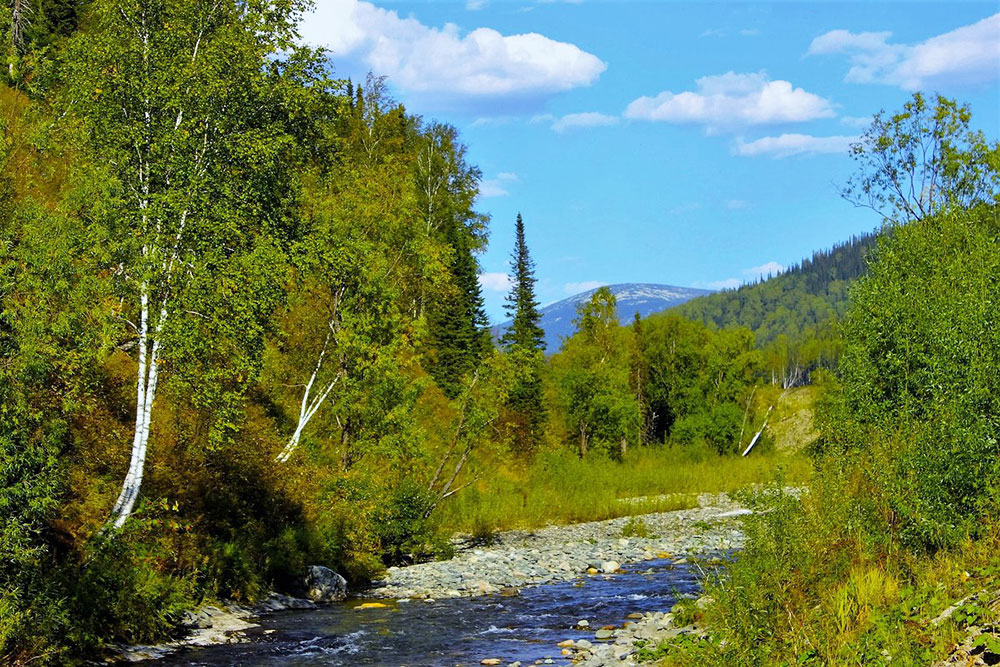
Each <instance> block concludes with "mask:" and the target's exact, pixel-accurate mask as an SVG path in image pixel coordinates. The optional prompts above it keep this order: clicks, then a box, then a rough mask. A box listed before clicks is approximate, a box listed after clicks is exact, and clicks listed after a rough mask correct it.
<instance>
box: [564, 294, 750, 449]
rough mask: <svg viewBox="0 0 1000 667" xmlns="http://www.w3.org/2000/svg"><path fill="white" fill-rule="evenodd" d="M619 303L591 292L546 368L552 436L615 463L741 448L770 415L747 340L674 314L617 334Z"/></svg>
mask: <svg viewBox="0 0 1000 667" xmlns="http://www.w3.org/2000/svg"><path fill="white" fill-rule="evenodd" d="M616 305H617V304H616V303H615V297H614V295H613V294H612V293H611V291H610V290H608V289H607V288H606V287H605V288H601V289H599V290H597V291H596V292H595V293H594V295H593V296H592V297H591V299H590V300H589V301H588V302H586V303H584V304H581V306H580V308H579V317H578V319H577V320H576V326H577V331H576V333H575V334H574V335H573V336H571V337H570V338H568V339H566V340H565V342H564V343H563V346H562V348H561V350H560V351H559V353H558V354H555V355H553V356H552V358H551V359H550V361H549V373H550V378H551V384H552V388H551V392H552V400H551V402H552V404H553V405H554V406H556V408H557V409H556V412H555V415H554V418H553V428H554V430H555V431H556V438H557V439H558V440H559V441H562V442H568V443H575V446H576V449H577V451H578V452H579V455H580V456H581V457H586V456H587V454H588V452H589V451H593V450H596V451H597V452H598V453H602V454H604V455H606V456H610V457H611V458H615V459H622V458H624V456H625V455H626V453H627V451H628V448H629V447H630V446H632V447H635V446H640V445H662V444H664V443H667V442H670V443H676V444H681V445H695V446H699V447H702V448H704V449H705V450H707V451H713V452H716V453H719V454H732V453H735V452H738V451H741V450H742V447H743V445H744V444H746V441H747V440H749V438H750V437H751V436H752V435H753V432H754V429H755V428H756V427H757V426H758V425H759V422H760V421H761V420H762V410H765V411H766V409H767V405H765V402H766V401H765V400H755V394H756V386H757V383H758V378H759V377H760V375H761V373H762V371H763V368H764V357H763V355H762V354H761V352H760V351H759V350H757V349H756V348H755V346H754V338H753V334H752V333H751V332H750V331H749V330H748V329H745V328H733V329H724V330H721V331H713V330H711V329H709V328H708V327H706V326H705V325H703V324H701V323H699V322H694V321H691V320H688V319H686V318H683V317H681V316H679V315H676V314H674V313H672V312H671V313H666V314H663V315H658V316H655V317H650V318H647V319H645V320H643V319H640V318H639V317H638V316H637V317H636V319H635V320H634V321H633V324H632V326H630V327H622V326H619V325H618V319H617V315H616ZM757 398H759V399H763V395H762V396H760V397H757Z"/></svg>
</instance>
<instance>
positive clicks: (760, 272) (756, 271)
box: [743, 261, 786, 276]
mask: <svg viewBox="0 0 1000 667" xmlns="http://www.w3.org/2000/svg"><path fill="white" fill-rule="evenodd" d="M785 268H786V267H785V266H783V265H781V264H778V263H777V262H774V261H771V262H767V263H766V264H761V265H760V266H751V267H750V268H749V269H743V273H744V274H746V275H748V276H765V275H768V274H771V275H778V274H779V273H784V272H785Z"/></svg>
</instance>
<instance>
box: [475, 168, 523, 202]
mask: <svg viewBox="0 0 1000 667" xmlns="http://www.w3.org/2000/svg"><path fill="white" fill-rule="evenodd" d="M517 181H518V178H517V174H514V173H511V172H503V173H500V174H497V175H496V178H485V179H483V180H482V181H480V182H479V196H480V197H484V198H486V197H506V196H507V195H509V194H510V192H508V191H507V186H508V185H510V184H511V183H516V182H517Z"/></svg>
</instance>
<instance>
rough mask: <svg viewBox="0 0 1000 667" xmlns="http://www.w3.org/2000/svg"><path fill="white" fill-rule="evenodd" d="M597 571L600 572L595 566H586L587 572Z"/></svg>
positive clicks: (595, 572) (593, 572)
mask: <svg viewBox="0 0 1000 667" xmlns="http://www.w3.org/2000/svg"><path fill="white" fill-rule="evenodd" d="M598 572H600V570H598V569H597V568H596V567H588V568H587V574H597V573H598Z"/></svg>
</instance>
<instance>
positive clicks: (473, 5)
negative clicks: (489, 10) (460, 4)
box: [465, 0, 487, 12]
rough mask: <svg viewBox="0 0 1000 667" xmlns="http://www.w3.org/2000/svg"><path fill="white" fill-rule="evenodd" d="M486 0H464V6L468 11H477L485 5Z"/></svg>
mask: <svg viewBox="0 0 1000 667" xmlns="http://www.w3.org/2000/svg"><path fill="white" fill-rule="evenodd" d="M486 4H487V2H486V0H465V8H466V9H467V10H469V11H470V12H475V11H479V10H480V9H482V8H484V7H485V6H486Z"/></svg>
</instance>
